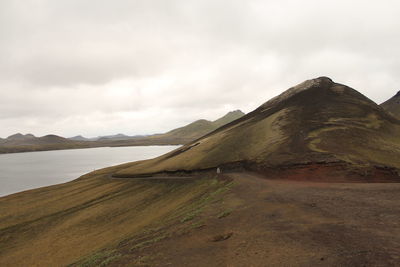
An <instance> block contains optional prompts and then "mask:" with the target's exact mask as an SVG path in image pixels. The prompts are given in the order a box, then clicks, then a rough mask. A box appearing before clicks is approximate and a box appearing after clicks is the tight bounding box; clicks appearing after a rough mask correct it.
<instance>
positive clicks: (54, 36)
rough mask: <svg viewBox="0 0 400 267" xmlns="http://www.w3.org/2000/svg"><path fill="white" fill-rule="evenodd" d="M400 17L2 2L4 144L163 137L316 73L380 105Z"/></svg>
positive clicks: (298, 5) (381, 4) (213, 4)
mask: <svg viewBox="0 0 400 267" xmlns="http://www.w3.org/2000/svg"><path fill="white" fill-rule="evenodd" d="M399 9H400V3H398V1H394V0H386V1H368V2H365V1H361V0H356V1H344V0H338V1H331V2H327V1H317V0H306V1H295V0H283V1H262V0H253V1H238V0H231V1H228V0H213V1H211V0H205V1H193V0H185V1H184V0H174V1H163V0H146V1H139V0H138V1H130V0H129V1H128V0H119V1H106V0H96V1H94V0H83V1H82V0H68V1H66V0H60V1H51V0H42V1H39V0H27V1H12V0H4V1H1V2H0V93H1V98H0V123H1V124H2V130H1V131H0V136H3V135H7V134H11V133H12V132H13V131H16V130H17V128H20V130H19V131H25V129H27V131H28V130H30V131H37V132H41V133H43V134H44V133H45V131H50V130H51V129H54V131H58V132H59V133H61V134H63V133H65V135H67V134H70V135H73V134H81V133H82V134H85V133H88V134H95V133H96V131H97V132H98V134H102V133H105V132H107V133H114V132H118V131H122V132H127V133H128V132H130V133H132V134H134V133H136V132H137V133H139V132H140V133H146V132H160V131H163V130H168V128H172V127H173V126H179V125H180V124H183V123H186V122H189V121H192V120H194V119H198V118H203V117H204V118H208V119H214V118H216V117H217V116H219V115H223V113H224V112H228V111H229V109H237V108H241V109H244V110H245V111H250V110H251V109H253V108H255V107H257V105H259V104H261V103H263V102H264V101H266V100H267V99H268V98H270V97H273V96H275V95H276V94H278V93H280V92H281V91H282V90H285V89H287V88H288V87H290V86H292V85H294V84H296V83H298V82H301V81H303V80H305V79H309V78H313V77H315V76H320V75H327V76H331V77H332V78H333V79H334V80H337V81H338V82H342V83H346V84H348V85H350V86H352V87H354V88H355V89H358V90H360V91H361V92H362V93H364V94H365V95H367V96H368V97H370V98H372V99H373V100H375V101H376V102H382V101H384V100H386V99H387V98H388V97H390V96H391V95H393V94H394V93H395V92H396V91H397V90H399V89H400V88H399V87H400V86H398V84H399V82H400V81H399V77H398V73H399V70H400V61H399V60H398V58H399V56H400V50H399V49H398V47H399V46H400V32H399V31H398V29H399V27H400V18H399V17H398V14H397V11H398V10H399ZM396 87H397V88H396ZM157 112H158V113H159V114H158V115H157ZM166 116H168V117H166ZM16 121H17V122H18V123H16ZM44 124H45V125H46V127H44V126H43V125H44ZM124 129H125V130H124Z"/></svg>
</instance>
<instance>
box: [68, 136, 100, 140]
mask: <svg viewBox="0 0 400 267" xmlns="http://www.w3.org/2000/svg"><path fill="white" fill-rule="evenodd" d="M68 139H69V140H72V141H90V139H89V138H86V137H83V136H82V135H77V136H74V137H69V138H68ZM96 139H97V138H96Z"/></svg>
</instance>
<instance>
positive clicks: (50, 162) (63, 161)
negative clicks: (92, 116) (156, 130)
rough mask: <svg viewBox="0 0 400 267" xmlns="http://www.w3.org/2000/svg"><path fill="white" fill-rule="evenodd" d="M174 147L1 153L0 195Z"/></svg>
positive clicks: (62, 179)
mask: <svg viewBox="0 0 400 267" xmlns="http://www.w3.org/2000/svg"><path fill="white" fill-rule="evenodd" d="M177 147H178V146H136V147H99V148H87V149H71V150H55V151H42V152H27V153H15V154H1V155H0V196H5V195H8V194H12V193H16V192H20V191H24V190H28V189H33V188H38V187H42V186H48V185H53V184H59V183H64V182H68V181H71V180H73V179H75V178H78V177H79V176H81V175H83V174H85V173H87V172H90V171H93V170H95V169H100V168H104V167H109V166H112V165H117V164H121V163H126V162H131V161H137V160H142V159H149V158H154V157H157V156H159V155H162V154H164V153H167V152H169V151H171V150H173V149H175V148H177Z"/></svg>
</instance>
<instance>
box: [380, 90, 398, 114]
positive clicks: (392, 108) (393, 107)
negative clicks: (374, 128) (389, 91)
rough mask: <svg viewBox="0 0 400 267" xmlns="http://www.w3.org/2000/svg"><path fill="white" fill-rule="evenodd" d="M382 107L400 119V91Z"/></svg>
mask: <svg viewBox="0 0 400 267" xmlns="http://www.w3.org/2000/svg"><path fill="white" fill-rule="evenodd" d="M381 107H383V108H384V109H385V110H387V111H389V112H390V113H391V114H393V115H394V116H396V117H397V118H398V119H400V91H399V92H398V93H397V94H396V95H395V96H393V97H392V98H390V99H389V100H387V101H386V102H383V103H382V104H381Z"/></svg>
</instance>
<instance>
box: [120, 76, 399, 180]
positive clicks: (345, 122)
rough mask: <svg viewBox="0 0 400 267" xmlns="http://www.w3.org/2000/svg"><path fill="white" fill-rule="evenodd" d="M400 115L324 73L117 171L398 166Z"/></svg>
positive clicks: (127, 174)
mask: <svg viewBox="0 0 400 267" xmlns="http://www.w3.org/2000/svg"><path fill="white" fill-rule="evenodd" d="M399 157H400V121H399V120H396V119H395V118H394V117H392V116H390V115H389V114H387V113H386V112H385V111H384V110H383V109H382V108H380V107H379V106H378V105H376V104H375V103H374V102H372V101H371V100H369V99H368V98H366V97H365V96H363V95H361V94H360V93H358V92H357V91H355V90H354V89H351V88H349V87H347V86H344V85H340V84H335V83H333V82H332V81H330V80H329V79H328V78H321V79H315V80H310V81H306V82H305V83H302V84H300V85H298V86H296V87H294V88H291V89H290V90H288V91H286V92H285V93H283V94H282V95H281V96H279V97H277V98H275V99H273V100H271V101H269V102H267V103H265V104H264V105H262V106H261V107H259V108H258V109H256V110H255V111H253V112H251V113H249V114H247V115H245V116H244V117H242V118H241V119H239V120H237V121H235V122H232V123H230V124H227V125H226V126H224V127H221V128H219V129H218V130H216V131H214V132H212V133H210V134H208V135H206V136H204V137H202V138H200V139H198V140H196V141H194V142H192V143H189V144H187V145H186V146H184V147H182V148H179V149H177V150H175V151H172V152H170V153H169V154H167V155H164V156H161V157H159V158H156V159H153V160H149V161H142V162H139V163H133V164H132V165H131V166H130V167H128V168H126V169H124V170H122V171H120V172H118V173H117V176H121V177H130V176H135V175H143V174H146V173H147V174H148V173H155V172H161V171H175V170H196V169H204V168H211V167H217V166H221V165H224V164H227V163H235V162H238V161H242V162H246V164H252V165H256V166H257V168H258V169H262V168H269V167H274V166H277V165H290V164H296V163H310V162H332V161H336V162H337V161H342V162H347V163H349V164H353V165H354V166H372V165H384V166H390V167H394V168H400V162H399V161H398V160H397V159H398V158H399Z"/></svg>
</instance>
